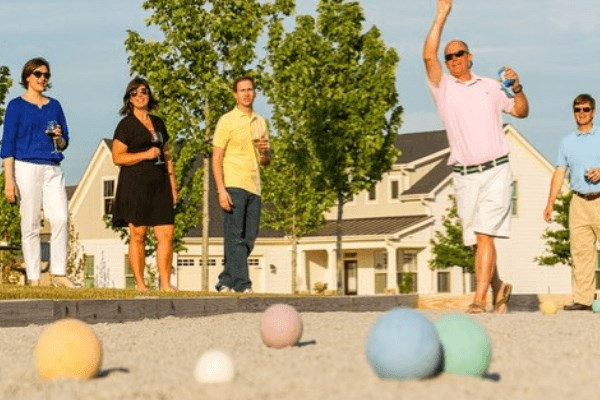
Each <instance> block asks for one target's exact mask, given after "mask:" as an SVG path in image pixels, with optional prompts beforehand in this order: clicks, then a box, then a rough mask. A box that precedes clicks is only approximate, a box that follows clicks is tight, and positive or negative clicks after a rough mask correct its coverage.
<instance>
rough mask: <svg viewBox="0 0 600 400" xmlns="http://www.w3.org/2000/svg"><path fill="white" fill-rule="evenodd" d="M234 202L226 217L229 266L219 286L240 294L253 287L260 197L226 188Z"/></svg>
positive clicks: (225, 242) (225, 235)
mask: <svg viewBox="0 0 600 400" xmlns="http://www.w3.org/2000/svg"><path fill="white" fill-rule="evenodd" d="M226 189H227V192H228V193H229V195H230V196H231V200H232V201H233V207H232V209H231V211H230V212H225V211H224V213H225V215H224V227H223V230H224V248H225V267H224V268H223V272H221V274H219V282H218V283H217V285H216V287H217V289H219V288H220V287H221V286H227V287H229V288H231V289H233V290H235V291H236V292H243V291H244V290H245V289H248V288H251V287H252V282H251V281H250V277H249V275H248V256H250V253H251V252H252V249H253V248H254V242H255V240H256V236H257V235H258V227H259V224H260V209H261V202H260V196H257V195H255V194H252V193H250V192H247V191H245V190H244V189H239V188H231V187H228V188H226Z"/></svg>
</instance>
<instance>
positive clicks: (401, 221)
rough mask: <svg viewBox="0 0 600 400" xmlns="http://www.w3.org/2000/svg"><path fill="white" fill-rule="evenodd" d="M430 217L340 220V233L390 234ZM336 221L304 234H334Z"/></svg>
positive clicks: (347, 234) (357, 234)
mask: <svg viewBox="0 0 600 400" xmlns="http://www.w3.org/2000/svg"><path fill="white" fill-rule="evenodd" d="M429 218H431V217H430V216H427V215H412V216H398V217H381V218H357V219H346V220H344V221H342V233H343V234H344V236H373V235H392V234H395V233H398V232H400V231H403V230H405V229H407V228H410V227H411V226H413V225H417V224H419V223H421V222H423V221H426V220H427V219H429ZM335 235H336V221H327V223H326V224H325V225H324V226H323V227H322V228H320V229H319V230H318V231H317V232H315V233H311V234H308V235H306V236H307V237H317V236H335Z"/></svg>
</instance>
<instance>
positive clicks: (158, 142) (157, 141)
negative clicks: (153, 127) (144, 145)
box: [152, 132, 165, 165]
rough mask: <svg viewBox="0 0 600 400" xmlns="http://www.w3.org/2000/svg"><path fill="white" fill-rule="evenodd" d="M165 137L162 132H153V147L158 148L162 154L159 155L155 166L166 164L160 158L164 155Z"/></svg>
mask: <svg viewBox="0 0 600 400" xmlns="http://www.w3.org/2000/svg"><path fill="white" fill-rule="evenodd" d="M163 140H164V139H163V136H162V133H160V132H152V145H153V146H156V147H158V148H159V149H160V153H159V154H158V157H157V158H156V162H155V163H154V164H156V165H160V164H164V163H165V162H164V161H163V160H162V159H161V158H160V155H161V154H162V147H163Z"/></svg>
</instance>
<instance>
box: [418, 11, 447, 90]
mask: <svg viewBox="0 0 600 400" xmlns="http://www.w3.org/2000/svg"><path fill="white" fill-rule="evenodd" d="M451 9H452V0H438V2H437V11H436V14H435V18H434V19H433V24H432V25H431V28H430V29H429V33H428V34H427V38H425V44H424V45H423V62H424V63H425V71H426V72H427V79H429V81H430V82H431V83H432V84H433V85H434V86H436V87H437V86H439V84H440V80H441V79H442V64H441V63H440V60H439V59H438V51H439V48H440V40H441V37H442V30H443V29H444V25H445V24H446V19H447V18H448V15H449V14H450V10H451Z"/></svg>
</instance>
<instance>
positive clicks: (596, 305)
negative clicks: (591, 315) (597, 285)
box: [592, 299, 600, 313]
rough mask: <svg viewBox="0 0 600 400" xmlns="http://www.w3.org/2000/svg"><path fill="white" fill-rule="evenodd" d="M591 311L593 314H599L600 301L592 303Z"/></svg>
mask: <svg viewBox="0 0 600 400" xmlns="http://www.w3.org/2000/svg"><path fill="white" fill-rule="evenodd" d="M592 311H593V312H595V313H600V299H596V300H594V302H593V303H592Z"/></svg>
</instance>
